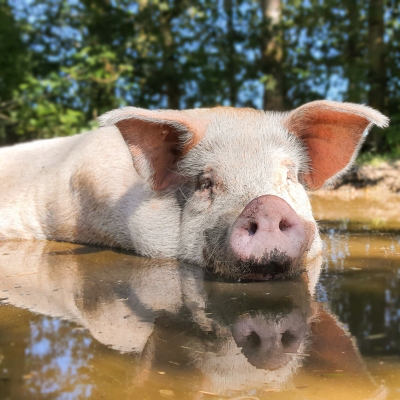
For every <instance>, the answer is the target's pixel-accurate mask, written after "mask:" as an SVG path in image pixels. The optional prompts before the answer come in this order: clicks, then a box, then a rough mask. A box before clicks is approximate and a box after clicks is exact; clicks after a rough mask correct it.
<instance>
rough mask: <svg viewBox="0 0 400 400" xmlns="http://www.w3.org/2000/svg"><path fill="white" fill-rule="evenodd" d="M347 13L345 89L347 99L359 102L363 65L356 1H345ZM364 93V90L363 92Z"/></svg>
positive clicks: (358, 11) (358, 12) (360, 98)
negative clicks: (346, 81) (347, 85)
mask: <svg viewBox="0 0 400 400" xmlns="http://www.w3.org/2000/svg"><path fill="white" fill-rule="evenodd" d="M346 7H347V14H348V18H349V22H350V24H349V34H348V39H347V46H346V47H347V48H346V59H347V63H346V64H347V65H346V77H347V79H348V81H349V87H348V91H347V98H346V100H347V101H350V102H352V103H361V102H362V100H363V98H362V94H363V93H362V92H363V91H362V90H361V88H360V82H363V80H362V79H361V77H362V75H363V65H362V64H361V60H362V54H361V52H360V48H359V43H360V40H361V37H360V10H359V6H358V4H357V2H356V1H348V2H346ZM364 93H365V92H364Z"/></svg>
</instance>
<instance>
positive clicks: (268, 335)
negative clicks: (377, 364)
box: [0, 242, 377, 399]
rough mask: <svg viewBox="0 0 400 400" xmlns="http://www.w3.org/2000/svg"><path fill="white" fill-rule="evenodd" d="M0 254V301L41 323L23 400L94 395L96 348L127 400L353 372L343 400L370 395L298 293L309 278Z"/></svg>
mask: <svg viewBox="0 0 400 400" xmlns="http://www.w3.org/2000/svg"><path fill="white" fill-rule="evenodd" d="M0 255H1V256H0V276H1V278H0V296H1V297H2V298H6V300H4V301H5V302H8V303H10V304H13V305H15V306H18V307H22V308H27V309H29V310H31V311H33V312H36V313H41V314H43V315H46V316H51V317H52V318H49V317H41V318H39V319H35V321H34V322H31V325H30V337H29V344H28V346H27V347H26V351H25V358H26V360H25V363H26V364H27V365H28V366H29V368H28V373H27V375H26V376H25V379H24V387H25V390H26V391H27V392H28V393H30V394H31V397H32V398H35V396H36V397H37V398H46V396H47V397H49V398H62V399H64V398H65V399H70V398H71V399H72V398H73V399H79V398H99V396H100V394H101V393H103V389H102V387H103V385H104V384H105V383H104V382H103V381H104V379H94V378H93V376H97V375H96V374H98V371H99V369H101V368H104V366H102V367H101V368H99V364H101V361H100V359H101V358H102V357H105V355H106V354H108V353H106V350H101V357H100V356H99V357H98V356H96V351H100V350H94V349H95V347H94V346H95V344H96V343H97V341H98V342H100V343H101V344H103V345H105V346H107V349H110V348H111V349H113V350H114V351H115V350H117V351H118V352H120V353H121V354H125V355H122V356H121V357H128V359H129V363H127V361H126V359H125V358H124V360H125V361H123V362H122V359H121V360H120V361H119V362H121V363H125V365H128V367H127V368H125V370H124V374H126V375H125V378H124V379H123V380H122V381H123V382H125V383H124V384H122V383H121V382H120V383H119V385H120V386H123V387H124V391H123V393H124V394H123V395H124V396H128V398H129V396H137V397H132V398H145V397H148V398H159V396H160V394H161V395H162V396H164V397H165V396H169V395H170V394H171V392H172V393H173V394H174V396H178V397H179V396H180V397H181V398H203V396H208V395H210V393H211V394H212V395H223V396H231V397H234V396H240V395H246V396H253V397H254V396H255V397H256V398H264V397H263V396H266V394H268V393H269V392H270V391H272V392H273V391H282V390H287V391H288V393H289V392H290V391H291V390H292V391H293V390H296V388H298V387H300V388H302V389H303V388H308V387H309V384H308V383H307V384H305V383H304V382H308V380H309V379H310V378H309V375H310V374H311V375H312V374H315V372H313V371H315V370H317V371H326V373H327V374H334V373H335V371H337V370H340V371H342V373H343V375H344V377H343V379H347V380H348V379H349V377H350V376H354V377H357V379H358V381H357V384H354V388H353V389H354V396H353V398H364V397H362V396H364V395H365V394H366V393H368V394H371V393H373V392H374V391H375V390H376V389H377V385H375V384H374V383H373V382H372V380H371V379H370V376H369V375H368V373H367V372H366V370H365V368H364V365H363V361H362V360H361V359H360V357H359V355H358V353H357V349H356V348H355V347H354V344H353V342H352V340H351V337H350V336H349V335H348V333H347V332H346V330H345V329H344V328H343V327H342V326H341V325H340V324H339V323H338V321H337V319H336V317H334V316H333V315H331V314H330V312H328V311H326V309H325V308H324V306H323V305H321V304H319V303H317V302H315V300H313V298H312V297H311V296H310V292H313V291H314V287H313V286H314V283H313V282H311V283H310V282H307V281H306V280H303V279H301V278H299V279H297V280H292V281H276V282H254V283H246V284H233V283H229V282H219V281H215V280H212V279H209V277H207V276H206V277H204V275H203V274H204V271H203V270H201V269H198V268H191V267H190V266H184V265H179V264H178V263H177V262H175V261H171V260H170V261H169V260H151V259H146V258H141V257H135V256H132V255H128V254H118V253H114V252H112V251H109V250H102V249H96V248H88V247H84V246H78V245H71V244H63V243H43V242H27V243H25V242H5V243H1V244H0ZM318 262H319V261H318V260H316V263H318ZM315 267H318V266H315ZM327 290H330V289H329V288H328V289H327ZM68 321H69V322H68ZM71 321H73V323H72V324H71ZM76 324H79V326H81V327H83V328H84V329H76V326H77V325H76ZM93 339H94V340H93ZM97 349H98V348H97ZM107 351H109V350H107ZM107 357H110V355H109V354H108V355H107ZM107 368H108V366H107ZM360 371H361V372H360ZM99 376H101V374H100V375H99ZM318 385H319V387H320V388H321V387H323V385H324V382H323V381H316V382H314V384H313V385H310V389H309V391H308V392H307V391H304V395H305V397H304V398H307V397H308V396H309V395H310V396H311V395H312V393H316V392H315V386H316V387H318ZM353 389H350V392H351V390H353ZM319 390H321V389H319ZM114 391H115V393H119V394H118V396H121V392H118V390H117V389H115V388H114ZM139 393H140V395H139ZM207 393H208V394H207ZM360 393H361V395H360ZM50 394H51V396H50ZM55 394H57V396H55ZM292 395H293V393H292ZM41 396H42V397H41ZM311 397H312V396H311ZM116 398H121V397H116Z"/></svg>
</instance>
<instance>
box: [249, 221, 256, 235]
mask: <svg viewBox="0 0 400 400" xmlns="http://www.w3.org/2000/svg"><path fill="white" fill-rule="evenodd" d="M257 229H258V225H257V224H256V223H255V222H250V226H249V229H248V231H249V235H250V236H254V235H255V234H256V232H257Z"/></svg>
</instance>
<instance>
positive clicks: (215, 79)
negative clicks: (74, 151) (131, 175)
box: [0, 0, 400, 154]
mask: <svg viewBox="0 0 400 400" xmlns="http://www.w3.org/2000/svg"><path fill="white" fill-rule="evenodd" d="M373 1H375V2H377V1H379V0H354V1H351V2H343V1H339V0H307V1H305V0H277V2H276V3H274V4H275V6H276V7H275V9H274V10H275V11H274V10H272V9H271V8H269V7H270V5H271V4H273V2H272V0H223V1H221V2H219V1H218V2H216V1H212V0H195V1H192V0H190V1H189V0H137V1H135V2H132V1H128V0H113V1H110V0H66V1H61V0H49V1H47V2H43V1H41V0H31V1H28V0H21V1H18V2H17V1H15V0H14V1H12V0H9V1H7V0H0V143H13V142H16V141H24V140H29V139H35V138H44V137H53V136H61V135H70V134H74V133H76V132H80V131H84V130H87V129H91V128H93V127H95V126H96V122H95V119H96V117H98V116H99V115H100V114H101V113H103V112H106V111H108V110H110V109H112V108H116V107H120V106H124V105H134V106H138V107H147V108H191V107H198V106H214V105H218V104H222V105H232V106H250V107H256V108H262V107H272V108H276V109H291V108H293V107H296V106H298V105H300V104H302V103H304V102H307V101H312V100H315V99H319V98H331V99H338V100H344V101H353V102H358V103H366V104H372V105H374V106H375V107H378V108H380V111H382V112H384V113H385V114H387V115H389V116H390V117H391V127H390V128H389V129H387V130H385V131H384V134H383V135H382V134H381V133H380V132H381V131H380V132H379V135H381V136H380V139H379V140H377V139H376V134H375V133H374V134H373V138H374V140H375V142H374V143H373V144H374V146H375V148H373V146H370V149H372V150H373V149H375V150H380V151H385V152H387V153H390V154H399V153H400V73H399V68H398V65H400V32H399V31H400V22H399V21H400V9H399V7H400V6H399V4H398V1H396V0H388V1H387V2H386V4H385V9H384V21H383V34H382V35H381V36H382V46H381V50H380V52H381V53H379V54H380V56H382V54H383V56H384V58H383V59H382V60H383V61H382V67H381V68H380V69H379V64H374V65H375V67H374V68H375V69H373V68H372V63H373V60H374V58H373V56H374V53H373V52H374V51H375V50H374V47H373V46H372V45H371V43H370V41H371V40H370V39H371V37H372V36H371V35H372V33H371V19H370V17H369V16H370V14H369V9H370V7H371V4H372V2H373ZM374 4H375V3H374ZM271 10H272V11H271ZM382 49H383V50H382ZM379 54H377V56H379ZM377 65H378V66H377ZM377 68H378V69H377ZM374 71H375V73H383V74H385V75H384V76H385V79H384V80H383V81H382V82H380V83H379V82H378V84H381V87H382V93H383V97H382V99H383V100H382V103H379V104H380V105H376V104H375V103H376V102H375V103H374V101H375V100H376V99H374V98H371V93H372V92H371V91H372V87H373V85H375V86H374V88H375V89H374V90H375V92H376V82H375V81H374V79H373V78H374V76H372V75H373V74H372V72H374ZM376 71H377V72H376ZM371 74H372V75H371ZM375 92H374V93H375ZM371 137H372V136H371Z"/></svg>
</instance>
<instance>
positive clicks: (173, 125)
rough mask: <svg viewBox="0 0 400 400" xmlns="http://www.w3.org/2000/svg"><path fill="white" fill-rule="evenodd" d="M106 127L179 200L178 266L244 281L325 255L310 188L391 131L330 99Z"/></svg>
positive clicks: (295, 268) (380, 119) (371, 114)
mask: <svg viewBox="0 0 400 400" xmlns="http://www.w3.org/2000/svg"><path fill="white" fill-rule="evenodd" d="M100 121H101V123H102V124H103V125H116V126H117V127H118V129H119V131H120V132H121V134H122V136H123V138H124V139H125V141H126V143H127V145H128V148H129V149H130V151H131V154H132V156H133V163H134V166H135V168H136V170H137V172H138V173H139V175H140V176H141V177H142V178H143V179H145V180H146V181H147V182H148V184H149V185H150V187H151V188H152V190H154V192H155V193H154V194H155V195H156V196H174V197H175V198H176V200H177V204H179V208H180V212H181V227H180V243H179V245H178V256H179V258H182V259H184V260H187V261H191V262H195V263H197V264H200V265H203V266H205V267H207V268H210V269H213V270H214V271H215V272H217V273H220V274H223V275H225V276H228V277H229V276H230V277H234V278H245V279H246V278H247V279H273V278H281V277H288V276H293V275H296V274H299V273H300V272H301V271H304V269H306V266H307V262H308V261H310V260H311V259H313V258H315V257H316V256H317V255H318V253H319V252H320V250H321V242H320V238H319V235H318V230H317V227H316V222H315V220H314V218H313V216H312V211H311V206H310V202H309V199H308V196H307V193H306V189H309V190H313V189H317V188H320V187H322V186H323V185H324V184H325V183H327V182H330V181H332V180H333V179H335V178H336V177H338V176H339V175H340V174H342V173H343V172H344V171H346V170H347V169H348V168H349V166H350V165H351V163H352V162H353V160H354V158H355V156H356V154H357V152H358V150H359V148H360V146H361V143H362V141H363V138H364V136H365V132H366V131H367V130H368V129H369V128H370V127H371V126H372V125H373V124H375V125H377V126H380V127H383V126H386V125H387V123H388V120H387V118H386V117H385V116H383V115H382V114H380V113H379V112H377V111H375V110H373V109H371V108H368V107H365V106H360V105H355V104H349V103H337V102H331V101H315V102H312V103H308V104H305V105H304V106H301V107H299V108H297V109H295V110H293V111H291V112H289V113H276V112H264V111H258V110H253V109H236V108H229V107H217V108H213V109H197V110H185V111H172V110H158V111H149V110H143V109H137V108H131V107H128V108H124V109H121V110H116V111H112V112H110V113H108V114H105V115H104V116H103V117H101V120H100ZM174 229H176V228H175V227H174ZM308 272H309V273H311V272H310V271H308Z"/></svg>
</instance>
